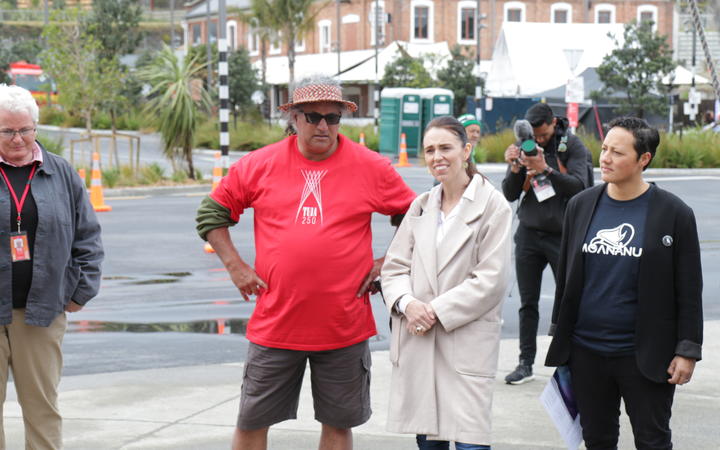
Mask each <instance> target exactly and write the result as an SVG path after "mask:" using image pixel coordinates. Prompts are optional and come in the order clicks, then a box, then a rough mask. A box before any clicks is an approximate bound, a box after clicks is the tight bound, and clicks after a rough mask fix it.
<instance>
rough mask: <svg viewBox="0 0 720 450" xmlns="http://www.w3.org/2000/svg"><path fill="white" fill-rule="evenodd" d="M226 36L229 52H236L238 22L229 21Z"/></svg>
mask: <svg viewBox="0 0 720 450" xmlns="http://www.w3.org/2000/svg"><path fill="white" fill-rule="evenodd" d="M226 34H227V44H228V50H230V51H231V52H234V51H235V49H237V22H235V21H234V20H231V21H228V23H227V31H226Z"/></svg>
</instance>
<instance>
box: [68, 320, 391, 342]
mask: <svg viewBox="0 0 720 450" xmlns="http://www.w3.org/2000/svg"><path fill="white" fill-rule="evenodd" d="M247 323H248V319H214V320H198V321H194V322H175V323H172V322H169V323H168V322H166V323H123V322H103V321H98V320H78V321H72V322H68V328H67V332H68V333H98V332H105V333H108V332H114V333H117V332H121V333H168V332H174V333H202V334H239V335H243V336H244V335H245V331H246V330H247ZM385 339H387V337H386V336H383V335H376V336H373V337H371V338H370V339H369V340H370V342H379V341H384V340H385Z"/></svg>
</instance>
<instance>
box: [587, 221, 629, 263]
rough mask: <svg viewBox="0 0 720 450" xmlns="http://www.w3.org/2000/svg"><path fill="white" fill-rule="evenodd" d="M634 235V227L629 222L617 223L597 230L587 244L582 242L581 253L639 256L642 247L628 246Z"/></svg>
mask: <svg viewBox="0 0 720 450" xmlns="http://www.w3.org/2000/svg"><path fill="white" fill-rule="evenodd" d="M634 236H635V228H633V226H632V225H630V224H629V223H624V224H622V225H618V226H617V227H615V228H609V229H605V230H599V231H598V232H597V234H595V237H594V238H592V239H591V240H590V243H589V244H587V243H586V244H583V246H582V251H583V253H593V254H596V255H613V256H633V257H635V258H639V257H640V256H641V255H642V251H643V249H642V248H637V247H630V243H631V242H632V240H633V237H634Z"/></svg>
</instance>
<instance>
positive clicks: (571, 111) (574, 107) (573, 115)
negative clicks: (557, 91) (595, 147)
mask: <svg viewBox="0 0 720 450" xmlns="http://www.w3.org/2000/svg"><path fill="white" fill-rule="evenodd" d="M567 118H568V121H569V122H570V127H572V128H577V126H578V104H577V103H568V104H567Z"/></svg>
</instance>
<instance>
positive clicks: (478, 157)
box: [473, 145, 488, 164]
mask: <svg viewBox="0 0 720 450" xmlns="http://www.w3.org/2000/svg"><path fill="white" fill-rule="evenodd" d="M473 156H474V157H475V161H476V162H478V163H481V164H482V163H485V162H487V159H488V151H487V149H486V148H485V147H483V146H481V145H478V146H476V147H475V155H473Z"/></svg>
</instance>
